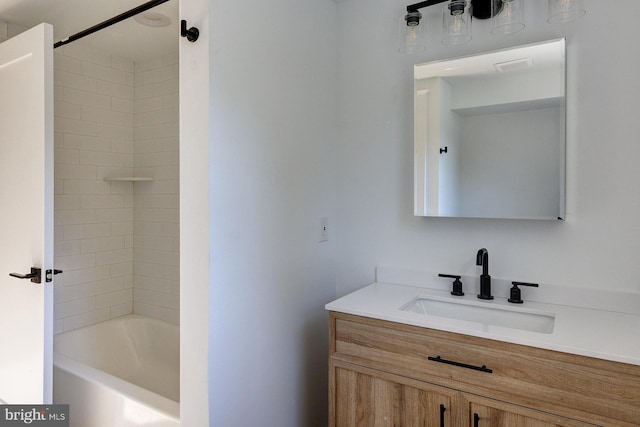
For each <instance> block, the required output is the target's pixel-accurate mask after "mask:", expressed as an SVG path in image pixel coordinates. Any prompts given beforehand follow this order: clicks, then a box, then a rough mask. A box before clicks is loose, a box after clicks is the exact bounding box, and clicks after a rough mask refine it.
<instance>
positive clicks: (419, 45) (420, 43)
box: [398, 12, 427, 53]
mask: <svg viewBox="0 0 640 427" xmlns="http://www.w3.org/2000/svg"><path fill="white" fill-rule="evenodd" d="M413 13H414V14H416V15H412V14H403V15H402V16H401V17H400V20H399V21H398V33H399V37H400V47H399V48H398V51H399V52H401V53H419V52H424V51H425V50H426V49H427V36H426V32H425V28H424V27H425V24H424V22H419V21H420V20H421V19H420V18H422V15H421V14H420V12H413ZM410 15H411V16H412V17H414V18H417V20H416V19H413V20H412V19H407V18H408V17H409V16H410Z"/></svg>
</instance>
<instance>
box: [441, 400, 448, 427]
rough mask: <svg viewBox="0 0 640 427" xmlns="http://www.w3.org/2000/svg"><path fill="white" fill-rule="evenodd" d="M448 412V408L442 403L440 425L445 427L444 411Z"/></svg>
mask: <svg viewBox="0 0 640 427" xmlns="http://www.w3.org/2000/svg"><path fill="white" fill-rule="evenodd" d="M445 412H447V408H445V407H444V405H442V404H441V405H440V427H444V413H445Z"/></svg>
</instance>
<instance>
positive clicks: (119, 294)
mask: <svg viewBox="0 0 640 427" xmlns="http://www.w3.org/2000/svg"><path fill="white" fill-rule="evenodd" d="M54 67H55V76H54V78H55V148H56V151H55V179H56V186H55V188H56V198H55V222H56V229H55V239H56V247H55V250H56V268H60V269H62V270H64V272H65V273H64V274H63V275H60V276H58V277H57V278H56V288H55V309H54V316H55V319H56V320H55V332H56V333H59V332H63V331H68V330H71V329H75V328H78V327H82V326H86V325H89V324H92V323H96V322H100V321H103V320H107V319H110V318H114V317H118V316H122V315H125V314H129V313H131V312H136V313H140V314H145V315H149V316H153V317H157V318H161V319H164V320H168V321H173V322H176V323H177V322H178V318H179V315H178V314H179V312H178V296H179V284H178V280H179V279H178V277H179V275H178V248H179V244H178V167H177V164H178V114H177V105H178V79H177V55H165V56H163V57H161V58H155V59H153V60H148V61H141V62H139V63H137V64H135V63H134V62H133V61H130V60H127V59H124V58H119V57H116V56H112V55H108V54H105V53H101V52H98V51H96V50H93V49H86V48H83V47H82V46H81V45H80V44H77V45H73V44H72V45H68V46H65V47H62V48H59V49H56V51H55V59H54ZM132 175H148V176H153V177H154V178H155V179H156V180H155V181H153V182H139V183H135V184H134V183H131V182H107V181H105V180H104V178H105V177H108V176H132ZM134 283H135V289H134Z"/></svg>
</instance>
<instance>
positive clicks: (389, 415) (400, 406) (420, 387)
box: [330, 361, 460, 427]
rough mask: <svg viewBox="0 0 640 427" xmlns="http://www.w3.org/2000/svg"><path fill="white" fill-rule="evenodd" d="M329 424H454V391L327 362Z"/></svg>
mask: <svg viewBox="0 0 640 427" xmlns="http://www.w3.org/2000/svg"><path fill="white" fill-rule="evenodd" d="M330 370H331V372H330V387H331V392H330V399H331V401H330V425H331V426H333V427H365V426H366V427H383V426H384V427H386V426H398V427H400V426H402V427H457V426H458V425H460V424H459V423H460V418H459V405H458V395H459V393H458V392H457V391H455V390H452V389H448V388H445V387H439V386H435V385H432V384H428V383H423V382H421V381H415V380H412V379H410V378H405V377H399V376H395V375H391V374H387V373H384V372H381V371H376V370H373V369H368V368H364V367H361V366H357V365H351V364H348V363H342V362H334V361H331V362H330Z"/></svg>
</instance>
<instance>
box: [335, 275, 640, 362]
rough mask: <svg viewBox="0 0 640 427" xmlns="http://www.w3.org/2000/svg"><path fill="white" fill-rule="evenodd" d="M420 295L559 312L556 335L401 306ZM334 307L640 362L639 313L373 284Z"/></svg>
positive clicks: (340, 299) (444, 329) (541, 346)
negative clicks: (415, 310)
mask: <svg viewBox="0 0 640 427" xmlns="http://www.w3.org/2000/svg"><path fill="white" fill-rule="evenodd" d="M417 296H435V297H438V298H447V299H451V300H460V299H462V300H467V301H474V302H476V303H477V302H479V301H480V302H481V303H482V304H489V305H504V306H509V307H510V308H511V309H513V308H514V307H515V309H519V308H518V307H523V308H525V307H526V309H533V310H540V311H545V312H551V313H555V325H554V330H553V332H552V333H550V334H547V333H539V332H529V331H523V330H519V329H511V328H506V327H499V326H493V325H487V324H483V323H476V322H471V321H463V320H457V319H450V318H445V317H439V316H430V315H425V314H421V313H412V312H409V311H403V310H400V307H402V306H403V305H405V304H406V303H408V302H409V301H411V300H412V299H413V298H416V297H417ZM325 308H326V309H327V310H329V311H336V312H340V313H347V314H354V315H358V316H364V317H370V318H374V319H380V320H388V321H391V322H397V323H404V324H408V325H414V326H422V327H426V328H431V329H439V330H443V331H449V332H456V333H460V334H465V335H472V336H476V337H481V338H488V339H493V340H498V341H504V342H510V343H514V344H522V345H527V346H532V347H538V348H544V349H548V350H556V351H561V352H565V353H572V354H578V355H583V356H589V357H596V358H599V359H605V360H611V361H615V362H622V363H629V364H633V365H640V315H637V314H629V313H619V312H614V311H605V310H598V309H593V308H580V307H570V306H566V305H556V304H548V303H542V302H532V301H526V302H525V304H523V305H522V306H520V305H516V304H511V303H509V302H507V299H506V298H499V297H495V299H494V300H491V301H483V300H479V299H478V298H477V297H476V295H475V294H471V293H468V294H466V295H465V296H463V297H454V296H452V295H451V294H450V293H449V292H448V291H444V290H440V289H431V288H426V287H420V286H406V285H397V284H389V283H379V282H378V283H372V284H371V285H369V286H366V287H364V288H362V289H360V290H358V291H355V292H353V293H351V294H349V295H346V296H344V297H342V298H339V299H337V300H335V301H333V302H331V303H329V304H327V305H326V306H325Z"/></svg>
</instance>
